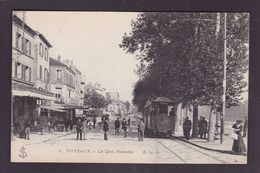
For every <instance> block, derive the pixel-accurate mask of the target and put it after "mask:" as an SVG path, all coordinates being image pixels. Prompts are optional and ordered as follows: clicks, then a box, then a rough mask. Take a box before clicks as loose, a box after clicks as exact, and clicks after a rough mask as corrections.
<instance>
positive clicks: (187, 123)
mask: <svg viewBox="0 0 260 173" xmlns="http://www.w3.org/2000/svg"><path fill="white" fill-rule="evenodd" d="M182 127H183V133H184V136H185V138H186V139H187V140H189V139H190V130H191V120H189V117H186V118H185V121H184V122H183V125H182Z"/></svg>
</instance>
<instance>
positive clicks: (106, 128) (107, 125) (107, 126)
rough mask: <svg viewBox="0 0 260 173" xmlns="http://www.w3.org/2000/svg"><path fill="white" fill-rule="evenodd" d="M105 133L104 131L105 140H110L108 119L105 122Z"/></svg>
mask: <svg viewBox="0 0 260 173" xmlns="http://www.w3.org/2000/svg"><path fill="white" fill-rule="evenodd" d="M103 131H104V140H108V138H107V132H108V131H109V124H108V119H105V120H104V123H103Z"/></svg>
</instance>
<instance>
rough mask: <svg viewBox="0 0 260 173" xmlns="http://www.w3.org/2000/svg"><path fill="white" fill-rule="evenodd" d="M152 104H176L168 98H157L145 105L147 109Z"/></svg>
mask: <svg viewBox="0 0 260 173" xmlns="http://www.w3.org/2000/svg"><path fill="white" fill-rule="evenodd" d="M151 103H174V102H173V101H172V100H170V99H169V98H167V97H156V98H154V99H151V100H148V101H147V102H146V104H145V107H147V106H149V105H150V104H151Z"/></svg>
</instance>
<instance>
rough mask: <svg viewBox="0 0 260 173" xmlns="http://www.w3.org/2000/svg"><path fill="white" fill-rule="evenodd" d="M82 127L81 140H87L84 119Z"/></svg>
mask: <svg viewBox="0 0 260 173" xmlns="http://www.w3.org/2000/svg"><path fill="white" fill-rule="evenodd" d="M82 125H83V128H82V133H83V140H87V138H86V135H87V121H86V119H84V120H83V122H82Z"/></svg>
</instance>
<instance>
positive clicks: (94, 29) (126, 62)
mask: <svg viewBox="0 0 260 173" xmlns="http://www.w3.org/2000/svg"><path fill="white" fill-rule="evenodd" d="M16 14H17V15H18V16H19V17H22V13H21V12H18V13H16ZM137 15H138V13H135V12H61V11H59V12H53V11H52V12H50V11H27V12H26V13H25V16H26V17H25V22H26V23H27V24H28V25H29V26H30V27H31V28H32V29H34V30H37V31H39V32H40V33H42V34H43V35H44V36H45V37H46V38H47V39H48V40H49V42H50V43H51V44H52V45H53V48H51V50H50V56H51V57H53V58H57V57H58V55H60V56H61V58H62V60H64V59H70V60H73V63H74V64H75V65H76V67H77V68H78V69H79V70H80V71H81V72H82V73H85V75H86V82H87V83H88V82H92V83H95V82H98V83H100V84H101V86H102V87H104V88H105V89H106V91H107V92H119V95H120V99H121V100H123V101H126V100H128V101H129V102H131V101H132V91H133V85H134V83H135V82H136V81H137V80H138V76H137V75H136V74H135V73H134V70H135V69H136V64H137V63H138V60H136V58H135V56H134V55H132V54H126V52H125V51H123V49H121V48H119V44H120V43H121V42H122V37H123V35H124V33H129V32H130V31H131V21H132V20H134V19H136V17H137ZM245 77H246V78H245V81H247V80H248V73H247V74H246V75H245ZM246 89H247V87H246ZM242 97H243V100H247V99H248V93H247V92H245V93H243V94H242Z"/></svg>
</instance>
